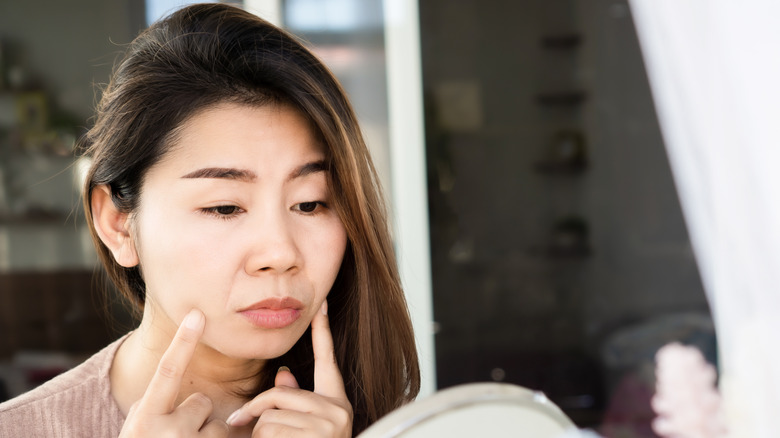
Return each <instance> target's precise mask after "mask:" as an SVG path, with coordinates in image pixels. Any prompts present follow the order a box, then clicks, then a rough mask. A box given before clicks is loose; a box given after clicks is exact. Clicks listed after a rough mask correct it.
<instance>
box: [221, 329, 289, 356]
mask: <svg viewBox="0 0 780 438" xmlns="http://www.w3.org/2000/svg"><path fill="white" fill-rule="evenodd" d="M285 335H286V336H285ZM249 337H251V339H247V338H249ZM247 338H243V337H241V336H233V339H231V341H232V342H230V344H225V343H222V345H221V347H222V348H218V349H217V350H218V351H219V352H220V353H222V354H223V355H225V356H228V357H233V358H237V359H247V360H252V359H260V360H268V359H275V358H277V357H279V356H282V355H283V354H285V353H287V352H288V351H290V349H291V348H292V347H293V345H295V343H296V342H297V341H298V339H299V338H300V337H294V338H293V337H292V336H291V334H290V333H286V334H283V333H277V334H264V335H257V334H255V335H247ZM223 339H225V338H223ZM212 345H214V344H212ZM217 345H219V344H217Z"/></svg>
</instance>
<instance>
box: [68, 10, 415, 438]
mask: <svg viewBox="0 0 780 438" xmlns="http://www.w3.org/2000/svg"><path fill="white" fill-rule="evenodd" d="M222 102H234V103H241V104H247V105H268V104H273V103H279V102H282V103H284V104H288V105H292V106H293V107H295V108H297V109H298V110H299V111H300V112H301V113H302V114H303V115H304V116H305V117H307V118H308V119H309V121H310V123H311V124H312V126H313V127H314V130H315V132H316V133H317V135H319V136H320V140H321V141H322V143H323V144H324V145H325V148H326V156H327V161H328V169H329V172H328V174H329V184H331V187H332V192H333V194H334V197H335V205H334V207H335V208H336V210H337V211H338V213H339V215H340V218H341V221H342V223H343V224H344V227H345V228H346V232H347V236H348V244H347V250H346V254H345V255H344V261H343V263H342V266H341V270H340V271H339V274H338V276H337V278H336V281H335V283H334V285H333V287H332V289H331V291H330V293H329V295H328V305H329V312H328V313H329V315H330V320H331V329H332V331H333V337H334V344H335V348H336V357H337V359H338V363H339V367H340V368H341V373H342V375H343V377H344V383H345V386H346V391H347V394H348V396H349V399H350V402H351V403H352V406H353V410H354V424H353V433H354V434H358V433H360V432H361V431H362V430H364V429H365V428H366V427H367V426H368V425H370V424H371V423H372V422H374V421H376V420H377V419H379V418H380V417H381V416H383V415H384V414H386V413H388V412H389V411H391V410H393V409H394V408H396V407H398V406H400V405H401V404H403V403H405V402H408V401H410V400H412V399H413V398H414V397H415V396H416V395H417V393H418V392H419V388H420V374H419V366H418V362H417V352H416V348H415V342H414V335H413V333H412V325H411V321H410V318H409V314H408V310H407V307H406V301H405V297H404V293H403V290H402V288H401V285H400V279H399V275H398V270H397V265H396V261H395V255H394V253H393V245H392V241H391V238H390V233H389V230H388V223H387V212H386V209H385V205H384V200H383V197H382V194H381V190H380V187H379V183H378V178H377V175H376V170H375V169H374V166H373V164H372V161H371V157H370V156H369V153H368V150H367V148H366V145H365V142H364V140H363V137H362V134H361V132H360V128H359V126H358V123H357V119H356V117H355V114H354V112H353V110H352V108H351V105H350V103H349V101H348V99H347V97H346V94H345V93H344V91H343V90H342V88H341V86H340V85H339V84H338V82H337V80H336V79H335V78H334V77H333V75H332V74H331V73H330V72H329V71H328V69H327V68H326V67H325V66H324V65H323V63H322V62H321V61H319V60H318V59H317V58H316V57H315V56H314V55H313V54H312V53H311V52H310V51H309V50H307V49H306V48H305V47H304V46H303V45H302V44H301V43H300V42H299V41H298V40H297V39H296V38H295V37H294V36H292V35H290V34H289V33H287V32H285V31H283V30H281V29H279V28H277V27H275V26H273V25H272V24H270V23H268V22H266V21H264V20H262V19H260V18H259V17H257V16H254V15H252V14H250V13H248V12H245V11H243V10H241V9H239V8H236V7H232V6H228V5H223V4H198V5H193V6H189V7H186V8H184V9H181V10H179V11H177V12H175V13H174V14H172V15H171V16H169V17H168V18H166V19H164V20H161V21H159V22H157V23H155V24H153V25H152V26H151V27H150V28H148V29H147V30H145V31H144V32H143V33H141V34H140V35H139V36H138V37H137V38H136V39H135V40H134V41H133V42H132V43H131V44H130V46H129V47H128V50H127V52H126V54H125V57H124V58H123V59H122V60H121V62H120V63H119V64H118V65H117V67H116V69H115V72H114V75H113V77H112V80H111V82H110V84H109V85H108V87H107V88H106V89H105V90H104V92H103V96H102V99H101V101H100V103H99V105H98V109H97V117H96V121H95V125H94V127H93V128H92V129H91V130H90V131H89V132H88V133H87V134H86V135H85V136H84V137H83V138H82V139H81V147H82V148H83V150H84V153H85V154H86V155H88V156H90V157H91V158H92V167H91V169H90V171H89V174H88V176H87V179H86V185H85V188H84V189H85V190H84V208H85V211H86V213H87V214H86V216H87V220H88V223H89V226H90V230H91V232H92V238H93V241H94V243H95V245H96V247H97V250H98V254H99V256H100V259H101V261H102V262H103V265H104V266H105V269H106V272H107V274H108V276H109V277H110V278H111V280H112V281H113V282H114V283H115V285H116V286H117V288H118V289H119V291H120V292H121V294H122V295H123V296H124V297H125V298H127V300H128V302H129V303H130V304H131V305H132V306H133V307H134V308H135V309H136V310H140V309H142V308H143V305H144V301H145V293H146V286H145V283H144V279H143V275H142V270H141V269H140V267H134V268H124V267H122V266H120V265H119V264H117V263H116V261H115V260H114V258H113V257H112V255H111V253H110V251H109V250H108V248H107V247H106V246H105V245H103V243H102V242H101V241H100V239H99V238H98V236H97V235H96V233H95V230H94V223H93V221H92V212H91V203H90V199H91V195H92V191H93V189H94V188H95V187H97V186H100V185H106V186H108V187H109V188H110V190H111V194H112V200H113V202H114V204H115V205H116V206H117V207H118V208H119V209H120V210H121V211H123V212H126V213H132V212H133V211H135V209H136V208H137V206H138V201H139V197H140V196H142V194H141V193H142V191H141V189H142V184H143V180H144V176H145V174H146V172H147V171H148V169H149V168H150V167H151V166H153V165H154V164H155V163H157V162H159V161H160V160H161V159H162V158H163V156H164V155H165V153H166V151H167V150H168V148H169V147H170V146H171V143H173V142H174V141H175V138H176V133H177V130H178V128H179V127H181V125H182V124H183V123H184V122H185V121H186V120H187V119H188V118H190V117H192V116H193V115H194V114H195V113H196V112H198V111H200V110H203V109H204V108H207V107H210V106H212V105H216V104H219V103H222ZM280 365H287V366H289V367H290V368H291V369H292V371H293V372H294V373H295V375H296V377H298V379H299V383H300V384H301V387H303V388H308V389H311V387H312V386H313V355H312V350H311V339H310V336H309V335H308V333H307V334H306V335H304V336H302V337H301V339H300V340H299V341H298V342H297V343H296V344H295V346H294V347H293V348H292V349H291V350H290V351H289V352H287V353H286V354H285V355H283V356H282V357H280V358H277V359H273V360H270V361H268V363H267V365H266V368H265V369H266V370H275V369H276V368H277V367H278V366H280ZM273 378H274V372H264V373H262V374H261V375H260V376H259V378H258V386H257V389H256V391H255V393H259V392H260V391H263V390H265V389H267V388H270V387H272V386H273Z"/></svg>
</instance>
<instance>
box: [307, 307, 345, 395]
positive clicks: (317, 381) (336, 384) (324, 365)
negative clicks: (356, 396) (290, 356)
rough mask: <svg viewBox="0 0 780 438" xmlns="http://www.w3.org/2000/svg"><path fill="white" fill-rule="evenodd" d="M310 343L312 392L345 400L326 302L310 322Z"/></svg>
mask: <svg viewBox="0 0 780 438" xmlns="http://www.w3.org/2000/svg"><path fill="white" fill-rule="evenodd" d="M311 341H312V348H313V350H314V392H315V393H316V394H320V395H324V396H326V397H332V398H340V399H346V398H347V393H346V392H345V391H344V380H343V379H342V378H341V371H340V370H339V366H338V364H337V363H336V352H335V351H334V348H333V335H332V334H331V332H330V321H329V320H328V302H327V300H326V301H323V303H322V308H321V309H320V311H319V312H317V314H316V315H314V318H313V319H312V321H311Z"/></svg>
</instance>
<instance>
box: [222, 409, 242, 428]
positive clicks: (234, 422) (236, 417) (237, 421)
mask: <svg viewBox="0 0 780 438" xmlns="http://www.w3.org/2000/svg"><path fill="white" fill-rule="evenodd" d="M243 419H244V416H243V415H242V412H241V408H238V409H236V410H235V411H234V412H233V413H232V414H230V416H229V417H228V418H227V420H225V424H227V425H228V426H243V425H244V424H242V423H241V420H243Z"/></svg>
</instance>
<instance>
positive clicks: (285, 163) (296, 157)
mask: <svg viewBox="0 0 780 438" xmlns="http://www.w3.org/2000/svg"><path fill="white" fill-rule="evenodd" d="M325 152H326V150H325V147H324V146H323V144H322V142H321V141H319V136H317V135H315V131H314V129H313V128H312V124H311V123H310V121H309V120H308V119H307V118H305V117H304V116H303V115H302V114H301V113H300V111H298V110H297V109H295V108H293V107H291V106H289V105H285V104H271V105H263V106H249V105H241V104H234V103H223V104H219V105H214V106H210V107H207V108H205V109H202V110H200V111H198V112H197V113H195V114H194V115H192V116H191V117H190V118H189V119H187V121H185V122H184V123H183V124H182V125H181V126H180V127H179V128H178V129H177V130H176V131H175V133H174V134H173V135H172V138H171V140H170V141H169V149H168V151H167V153H166V155H165V157H164V159H163V160H162V161H161V162H160V163H159V164H160V165H161V167H165V168H168V169H170V170H171V171H175V172H185V171H188V170H189V171H192V170H194V169H193V168H194V167H197V166H206V165H208V166H211V167H226V168H227V167H235V168H249V169H251V170H253V171H255V172H256V173H257V174H258V175H262V174H267V173H269V172H273V171H275V170H282V169H288V170H289V168H291V167H294V166H297V165H300V163H301V162H302V161H311V160H323V159H324V158H325Z"/></svg>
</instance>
